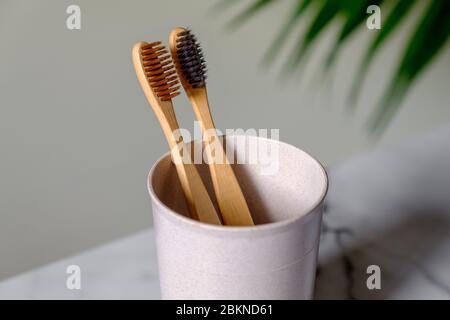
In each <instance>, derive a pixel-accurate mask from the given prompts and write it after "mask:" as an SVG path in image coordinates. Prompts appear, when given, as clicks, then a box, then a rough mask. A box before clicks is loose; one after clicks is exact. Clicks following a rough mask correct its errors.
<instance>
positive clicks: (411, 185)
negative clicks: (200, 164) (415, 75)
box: [0, 126, 450, 299]
mask: <svg viewBox="0 0 450 320" xmlns="http://www.w3.org/2000/svg"><path fill="white" fill-rule="evenodd" d="M449 253H450V126H446V127H443V128H439V129H437V130H434V131H432V132H429V133H428V134H426V135H423V136H421V137H415V138H413V139H410V140H409V141H405V142H403V143H401V144H397V145H393V146H391V147H389V148H384V149H382V150H376V151H373V152H371V153H369V154H365V155H363V156H361V157H358V158H355V159H353V160H351V161H348V162H346V163H344V164H342V165H339V166H337V167H336V168H333V169H332V170H330V191H329V194H328V197H327V202H326V212H325V215H324V226H323V233H322V240H321V247H320V254H319V263H318V274H317V281H316V298H317V299H449V298H450V255H449ZM69 265H78V266H80V268H81V290H69V289H67V287H66V279H67V277H68V274H66V269H67V267H68V266H69ZM370 265H377V266H379V267H380V270H381V289H380V290H376V289H375V290H369V289H368V288H367V286H366V280H367V278H368V277H369V275H368V274H367V272H366V271H367V267H368V266H370ZM159 297H160V295H159V287H158V271H157V263H156V253H155V245H154V241H153V230H146V231H143V232H141V233H138V234H136V235H132V236H130V237H128V238H125V239H122V240H118V241H115V242H112V243H110V244H107V245H104V246H101V247H98V248H94V249H92V250H89V251H87V252H84V253H82V254H79V255H76V256H72V257H68V258H66V259H64V260H61V261H58V262H55V263H53V264H50V265H47V266H43V267H41V268H39V269H36V270H33V271H31V272H28V273H25V274H21V275H18V276H15V277H13V278H10V279H6V280H4V281H3V282H1V283H0V299H53V298H55V299H158V298H159Z"/></svg>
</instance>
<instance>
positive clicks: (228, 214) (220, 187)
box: [190, 89, 254, 226]
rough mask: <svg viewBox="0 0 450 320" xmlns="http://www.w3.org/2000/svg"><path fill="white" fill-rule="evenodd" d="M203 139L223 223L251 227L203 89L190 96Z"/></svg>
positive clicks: (243, 198)
mask: <svg viewBox="0 0 450 320" xmlns="http://www.w3.org/2000/svg"><path fill="white" fill-rule="evenodd" d="M190 98H191V102H192V104H193V106H194V111H195V113H196V116H197V119H198V120H199V121H200V126H201V130H202V132H203V134H204V136H206V137H205V139H206V141H205V150H206V155H207V157H208V162H209V169H210V172H211V179H212V182H213V186H214V191H215V194H216V199H217V203H218V204H219V208H220V212H221V214H222V219H223V221H224V224H226V225H233V226H251V225H254V222H253V219H252V216H251V213H250V210H249V208H248V205H247V201H246V200H245V196H244V194H243V192H242V189H241V187H240V185H239V182H238V180H237V178H236V175H235V174H234V171H233V169H232V168H231V165H230V162H229V160H228V158H227V156H226V153H225V151H224V149H223V145H222V144H221V142H220V140H219V137H218V136H217V132H216V129H215V126H214V122H213V120H212V117H211V113H210V112H209V106H208V98H207V95H206V90H203V89H199V90H198V91H196V92H195V93H194V95H191V96H190Z"/></svg>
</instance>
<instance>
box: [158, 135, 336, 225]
mask: <svg viewBox="0 0 450 320" xmlns="http://www.w3.org/2000/svg"><path fill="white" fill-rule="evenodd" d="M223 144H224V146H225V147H226V150H227V154H228V155H229V159H230V161H231V162H233V163H232V167H233V170H234V172H235V174H236V177H237V179H238V181H239V184H240V186H241V188H242V191H243V193H244V195H245V197H246V200H247V203H248V206H249V209H250V212H251V213H252V216H253V219H254V221H255V224H257V225H260V224H267V223H274V222H280V221H283V220H289V219H292V218H296V217H301V216H304V215H306V214H307V213H309V212H311V211H312V210H313V209H314V208H315V207H317V206H318V205H319V204H321V203H322V201H323V199H324V197H325V195H326V192H327V187H328V181H327V175H326V172H325V170H324V168H323V167H322V165H321V164H320V163H319V162H318V161H317V160H315V159H314V158H313V157H311V156H310V155H309V154H307V153H306V152H304V151H302V150H300V149H298V148H296V147H294V146H292V145H289V144H286V143H283V142H279V141H276V140H270V139H266V138H260V137H254V136H230V137H225V138H224V141H223ZM194 147H196V148H197V149H195V150H200V151H201V152H199V153H197V155H199V154H200V153H202V154H203V152H202V148H201V144H200V143H199V142H193V143H191V150H194V149H193V148H194ZM191 154H192V156H193V155H194V151H192V152H191ZM193 157H194V156H193ZM200 158H201V155H200ZM197 160H198V159H197ZM201 162H202V163H201V164H196V166H197V168H198V171H199V173H200V175H201V177H202V179H203V181H204V183H205V185H206V188H207V190H208V192H209V194H210V196H211V199H212V200H213V202H214V204H215V206H216V208H217V203H216V201H215V196H214V191H213V186H212V181H211V178H210V174H209V168H208V165H207V164H206V163H205V161H201ZM195 163H197V161H196V162H195ZM149 179H150V181H149V184H150V185H151V188H150V189H151V190H150V192H153V195H154V196H155V197H157V198H158V199H159V200H160V201H161V202H162V203H163V204H164V205H165V206H167V207H168V208H170V209H171V210H172V211H173V212H174V213H176V214H180V215H183V216H185V217H188V218H189V211H188V209H187V206H186V202H185V198H184V194H183V191H182V189H181V185H180V182H179V180H178V175H177V171H176V168H175V165H174V164H173V163H172V161H171V157H170V155H169V154H166V155H165V156H164V157H162V158H161V159H160V160H159V161H158V162H157V163H156V164H155V166H154V167H153V169H152V172H151V174H150V177H149ZM152 190H153V191H152Z"/></svg>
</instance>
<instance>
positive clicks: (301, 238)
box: [148, 136, 328, 299]
mask: <svg viewBox="0 0 450 320" xmlns="http://www.w3.org/2000/svg"><path fill="white" fill-rule="evenodd" d="M225 145H226V147H227V153H228V154H231V155H234V156H235V158H234V162H235V163H236V162H238V163H240V164H233V169H234V171H235V173H236V176H237V178H238V180H239V183H240V185H241V188H242V190H243V192H244V194H245V196H246V199H247V203H248V205H249V208H250V211H251V213H252V216H253V219H254V221H255V224H256V225H255V226H251V227H232V226H215V225H209V224H205V223H201V222H198V221H195V220H193V219H190V218H189V217H188V216H189V215H188V211H187V208H186V204H185V200H184V196H183V193H182V190H181V186H180V184H179V182H178V177H177V173H176V169H175V166H174V164H173V163H172V162H171V158H170V155H169V154H166V155H164V156H163V157H162V158H161V159H159V160H158V161H157V162H156V164H155V165H154V166H153V168H152V169H151V171H150V174H149V177H148V190H149V192H150V197H151V200H152V208H153V219H154V220H153V221H154V228H155V234H156V246H157V255H158V266H159V276H160V286H161V296H162V298H163V299H310V298H312V295H313V288H314V280H315V272H316V261H317V253H318V248H319V236H320V227H321V221H322V212H323V201H324V197H325V195H326V192H327V186H328V180H327V175H326V172H325V170H324V168H323V167H322V166H321V164H320V163H319V162H318V161H317V160H315V159H314V158H313V157H311V156H310V155H309V154H307V153H306V152H304V151H302V150H300V149H298V148H296V147H294V146H291V145H289V144H286V143H282V142H279V141H275V140H270V139H266V138H259V137H255V136H231V137H227V138H226V144H225ZM197 146H198V145H197ZM230 150H231V151H232V152H230ZM262 154H265V155H266V157H261V155H262ZM269 154H270V155H269ZM267 155H269V156H267ZM252 156H253V157H252ZM260 158H261V159H262V158H264V159H263V160H260ZM255 159H256V160H255ZM243 160H244V161H243ZM243 162H245V163H243ZM197 166H198V168H199V171H200V174H201V176H202V177H203V179H204V181H205V184H206V185H207V188H208V191H209V192H210V194H211V195H213V192H212V183H211V181H210V179H209V173H208V168H207V165H206V164H201V165H197ZM212 198H213V197H212Z"/></svg>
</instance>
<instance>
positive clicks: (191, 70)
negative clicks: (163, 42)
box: [176, 30, 206, 88]
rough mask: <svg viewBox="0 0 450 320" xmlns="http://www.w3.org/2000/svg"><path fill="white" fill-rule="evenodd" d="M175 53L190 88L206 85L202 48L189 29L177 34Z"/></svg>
mask: <svg viewBox="0 0 450 320" xmlns="http://www.w3.org/2000/svg"><path fill="white" fill-rule="evenodd" d="M176 42H177V44H176V48H177V50H176V55H177V60H178V63H179V66H180V68H181V70H182V72H183V77H184V78H185V79H186V81H187V82H188V83H189V84H190V85H191V86H192V88H202V87H204V86H205V85H206V64H205V59H204V58H203V53H202V49H201V47H200V44H199V43H198V41H197V39H196V38H195V36H194V35H193V34H192V33H191V31H190V30H185V31H182V32H179V33H178V34H177V40H176Z"/></svg>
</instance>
